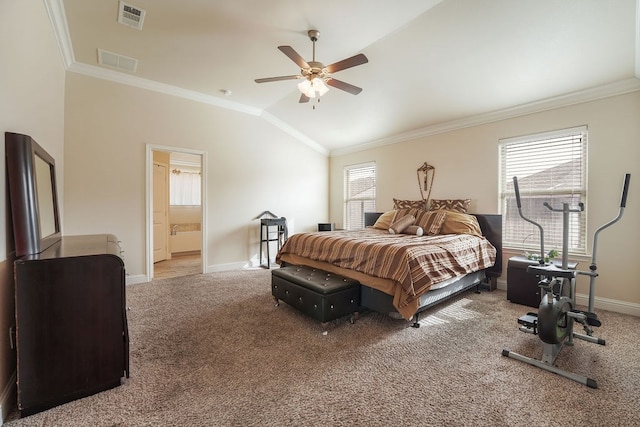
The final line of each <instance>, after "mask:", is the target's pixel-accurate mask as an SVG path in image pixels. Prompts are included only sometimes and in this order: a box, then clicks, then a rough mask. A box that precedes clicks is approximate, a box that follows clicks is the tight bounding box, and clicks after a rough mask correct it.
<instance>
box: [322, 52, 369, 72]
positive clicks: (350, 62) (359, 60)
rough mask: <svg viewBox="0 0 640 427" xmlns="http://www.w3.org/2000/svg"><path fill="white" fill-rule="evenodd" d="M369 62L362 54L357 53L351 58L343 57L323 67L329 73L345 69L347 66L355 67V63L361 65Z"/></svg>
mask: <svg viewBox="0 0 640 427" xmlns="http://www.w3.org/2000/svg"><path fill="white" fill-rule="evenodd" d="M367 62H369V60H368V59H367V57H366V56H364V54H362V53H359V54H357V55H355V56H352V57H351V58H347V59H343V60H342V61H338V62H334V63H333V64H330V65H327V66H326V67H325V68H326V69H327V71H328V72H329V73H335V72H338V71H341V70H346V69H347V68H351V67H355V66H356V65H362V64H366V63H367Z"/></svg>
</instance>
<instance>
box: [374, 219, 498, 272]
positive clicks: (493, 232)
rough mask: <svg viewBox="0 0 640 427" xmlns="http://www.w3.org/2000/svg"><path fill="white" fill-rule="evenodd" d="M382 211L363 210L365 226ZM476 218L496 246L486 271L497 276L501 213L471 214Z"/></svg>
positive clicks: (485, 235)
mask: <svg viewBox="0 0 640 427" xmlns="http://www.w3.org/2000/svg"><path fill="white" fill-rule="evenodd" d="M383 213H384V212H365V213H364V225H365V227H369V226H372V225H373V224H375V223H376V221H377V220H378V218H379V217H380V215H382V214H383ZM472 215H473V216H475V217H476V218H477V219H478V224H480V230H482V235H483V236H484V237H486V238H487V240H488V241H489V242H490V243H491V244H492V245H493V246H494V247H495V248H496V252H497V254H496V263H495V264H494V266H493V267H491V268H489V269H488V270H487V271H486V274H487V275H488V276H493V277H499V276H500V275H501V274H502V215H499V214H472Z"/></svg>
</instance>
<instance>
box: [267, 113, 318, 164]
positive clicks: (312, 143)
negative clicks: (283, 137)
mask: <svg viewBox="0 0 640 427" xmlns="http://www.w3.org/2000/svg"><path fill="white" fill-rule="evenodd" d="M260 117H262V118H263V119H264V120H266V121H268V122H269V123H271V124H272V125H274V126H275V127H277V128H280V129H281V130H282V131H284V132H285V133H288V134H289V135H291V136H292V137H294V138H295V139H297V140H298V141H300V142H302V143H303V144H306V145H308V146H309V147H311V148H313V149H314V150H316V151H318V152H319V153H320V154H324V155H325V156H328V155H329V150H328V149H327V148H325V147H323V146H322V145H320V144H318V143H317V142H315V141H314V140H313V139H311V138H309V137H308V136H306V135H305V134H303V133H302V132H300V131H298V130H297V129H294V128H293V127H291V126H289V125H288V124H287V123H285V122H283V121H282V120H280V119H279V118H277V117H276V116H274V115H273V114H271V113H268V112H266V111H263V112H262V114H261V115H260Z"/></svg>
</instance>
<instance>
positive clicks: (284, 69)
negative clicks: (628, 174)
mask: <svg viewBox="0 0 640 427" xmlns="http://www.w3.org/2000/svg"><path fill="white" fill-rule="evenodd" d="M45 3H46V4H47V7H48V10H49V12H50V15H51V16H52V20H53V22H54V28H55V30H56V34H57V37H58V40H59V43H60V45H61V49H62V52H63V56H64V60H65V63H66V66H67V69H68V70H70V71H72V72H78V73H83V74H87V75H92V76H95V77H99V78H105V79H109V80H113V81H118V82H121V83H124V84H130V85H134V86H140V87H144V88H147V89H151V90H157V91H160V92H165V93H170V94H173V95H176V96H183V97H186V98H191V99H195V100H198V101H201V102H206V103H210V104H213V105H219V106H221V107H224V108H231V109H234V110H238V111H242V112H244V113H246V114H254V115H257V116H261V117H263V118H264V119H265V120H269V121H270V122H272V123H273V124H274V125H276V126H279V127H281V128H282V129H283V130H285V131H286V132H289V133H290V134H292V135H294V136H296V137H297V138H298V139H300V140H301V141H303V142H305V143H307V144H309V145H311V146H313V147H315V148H317V149H318V150H320V151H324V152H326V153H340V152H346V151H349V150H353V149H356V148H358V147H363V146H371V145H375V144H384V143H391V142H395V141H399V140H403V139H407V138H411V137H415V136H419V135H423V134H429V133H435V132H439V131H442V130H447V129H451V128H456V127H464V126H468V125H472V124H477V123H482V122H488V121H492V120H497V119H500V118H504V117H512V116H515V115H519V114H526V113H529V112H533V111H539V110H542V109H545V108H553V107H556V106H560V105H566V104H570V103H575V102H581V101H584V100H588V99H594V98H598V97H601V96H608V95H610V94H616V93H625V92H629V91H634V90H640V80H639V78H640V53H639V52H640V35H639V34H640V29H639V28H638V26H639V25H640V24H638V22H639V21H640V19H639V15H638V13H639V12H638V9H639V8H640V7H639V4H640V0H609V1H602V0H519V1H513V0H482V1H478V0H402V1H382V0H379V1H378V0H375V1H374V0H351V1H344V0H323V1H321V2H318V1H311V0H269V1H264V0H234V1H211V0H180V1H175V0H127V1H126V2H125V3H126V4H128V5H131V6H134V7H135V8H137V9H140V10H143V11H144V12H145V16H144V20H143V27H142V29H135V28H132V27H130V26H126V25H122V24H120V23H118V10H119V9H118V8H119V4H120V2H119V0H45ZM310 29H317V30H319V31H320V36H319V39H318V41H317V43H316V52H315V53H316V61H319V62H322V63H324V64H325V65H328V64H331V63H333V62H336V61H339V60H342V59H344V58H347V57H351V56H353V55H355V54H358V53H363V54H365V55H366V56H367V58H368V60H369V62H368V63H366V64H364V65H360V66H357V67H353V68H349V69H346V70H343V71H340V72H338V73H335V74H334V77H335V78H337V79H339V80H342V81H345V82H348V83H350V84H353V85H355V86H358V87H361V88H362V89H363V90H362V92H361V93H360V94H358V95H352V94H350V93H347V92H344V91H341V90H339V89H337V88H333V87H331V88H330V91H329V92H328V93H327V94H325V95H324V96H322V98H321V102H319V103H318V102H315V100H314V99H312V100H311V101H310V102H308V103H299V102H298V100H299V98H300V92H299V91H298V89H297V83H298V81H297V80H283V81H277V82H269V83H261V84H258V83H256V82H255V81H254V79H256V78H262V77H273V76H287V75H296V74H299V73H300V67H299V66H298V65H296V63H294V62H293V61H292V60H291V59H290V58H288V57H287V56H285V55H284V54H283V53H282V52H281V51H280V50H278V49H277V46H283V45H285V46H291V47H292V48H293V49H294V50H295V51H296V52H297V53H299V54H300V55H301V56H302V57H303V58H304V59H305V60H306V61H310V60H311V59H312V43H311V41H310V40H309V37H308V34H307V32H308V30H310ZM98 49H102V50H105V51H108V52H111V53H115V54H118V55H123V56H124V57H126V58H131V59H134V60H137V67H136V68H135V71H126V70H122V69H118V68H115V67H112V66H109V65H101V64H99V63H98ZM314 107H315V108H314Z"/></svg>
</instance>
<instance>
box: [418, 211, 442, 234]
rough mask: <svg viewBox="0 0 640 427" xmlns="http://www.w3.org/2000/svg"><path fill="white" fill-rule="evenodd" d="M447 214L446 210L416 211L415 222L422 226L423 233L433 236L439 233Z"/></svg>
mask: <svg viewBox="0 0 640 427" xmlns="http://www.w3.org/2000/svg"><path fill="white" fill-rule="evenodd" d="M446 216H447V212H446V211H442V210H440V211H418V213H417V214H416V222H415V224H416V225H418V226H420V227H422V229H423V230H424V234H426V235H427V236H435V235H436V234H440V230H441V229H442V224H443V223H444V221H445V218H446Z"/></svg>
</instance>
